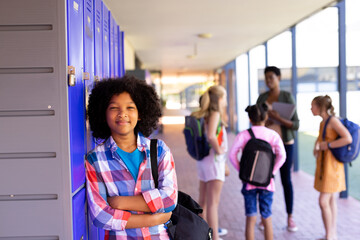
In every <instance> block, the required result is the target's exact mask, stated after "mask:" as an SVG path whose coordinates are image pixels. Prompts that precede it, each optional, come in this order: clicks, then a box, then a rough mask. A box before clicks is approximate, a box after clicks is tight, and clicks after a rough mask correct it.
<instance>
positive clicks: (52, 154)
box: [0, 152, 56, 159]
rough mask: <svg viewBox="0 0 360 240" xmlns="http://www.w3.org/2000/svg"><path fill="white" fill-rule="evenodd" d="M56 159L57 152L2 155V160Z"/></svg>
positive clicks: (0, 154)
mask: <svg viewBox="0 0 360 240" xmlns="http://www.w3.org/2000/svg"><path fill="white" fill-rule="evenodd" d="M24 158H56V153H55V152H17V153H0V159H24Z"/></svg>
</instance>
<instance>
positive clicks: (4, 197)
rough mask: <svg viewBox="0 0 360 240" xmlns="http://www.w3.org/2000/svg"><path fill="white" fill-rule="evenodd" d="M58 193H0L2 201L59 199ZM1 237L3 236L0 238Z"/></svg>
mask: <svg viewBox="0 0 360 240" xmlns="http://www.w3.org/2000/svg"><path fill="white" fill-rule="evenodd" d="M57 199H58V195H57V194H15V195H0V201H34V200H35V201H38V200H57ZM0 239H1V238H0Z"/></svg>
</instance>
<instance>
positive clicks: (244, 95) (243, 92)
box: [236, 54, 250, 131]
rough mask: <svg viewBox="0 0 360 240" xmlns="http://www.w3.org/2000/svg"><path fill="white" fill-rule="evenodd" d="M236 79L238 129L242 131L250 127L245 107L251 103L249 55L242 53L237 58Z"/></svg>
mask: <svg viewBox="0 0 360 240" xmlns="http://www.w3.org/2000/svg"><path fill="white" fill-rule="evenodd" d="M236 69H237V71H236V80H237V86H241V87H238V88H237V94H236V96H237V99H236V101H237V113H238V130H239V131H242V130H245V129H247V128H249V120H248V114H247V113H246V112H245V108H246V107H247V106H248V105H249V100H250V92H249V64H248V55H247V54H242V55H240V56H239V57H237V58H236Z"/></svg>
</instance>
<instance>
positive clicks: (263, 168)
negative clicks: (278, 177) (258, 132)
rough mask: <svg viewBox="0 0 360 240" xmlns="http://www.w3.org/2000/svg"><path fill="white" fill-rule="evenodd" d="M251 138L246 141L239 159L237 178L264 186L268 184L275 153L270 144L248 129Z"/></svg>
mask: <svg viewBox="0 0 360 240" xmlns="http://www.w3.org/2000/svg"><path fill="white" fill-rule="evenodd" d="M248 132H249V134H250V136H251V139H250V140H249V141H248V142H247V143H246V145H245V147H244V150H243V153H242V156H241V160H240V171H239V178H240V179H241V180H242V181H244V182H246V183H250V184H252V185H254V186H260V187H266V186H268V185H269V184H270V180H271V178H272V177H274V176H273V174H272V171H273V169H274V164H275V154H274V153H273V151H272V147H271V145H270V144H269V143H268V142H266V141H264V140H261V139H258V138H256V137H255V135H254V133H253V131H252V129H251V128H249V129H248Z"/></svg>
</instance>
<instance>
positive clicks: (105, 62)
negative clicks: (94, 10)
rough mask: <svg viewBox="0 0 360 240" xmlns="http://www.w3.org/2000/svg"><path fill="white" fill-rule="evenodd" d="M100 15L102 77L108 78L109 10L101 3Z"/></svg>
mask: <svg viewBox="0 0 360 240" xmlns="http://www.w3.org/2000/svg"><path fill="white" fill-rule="evenodd" d="M102 13H103V14H102V16H103V23H102V25H103V32H102V35H103V36H102V39H103V43H102V50H103V77H104V78H109V77H110V55H109V54H110V39H109V33H110V23H109V14H110V12H109V10H108V8H107V7H106V6H105V4H102Z"/></svg>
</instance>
